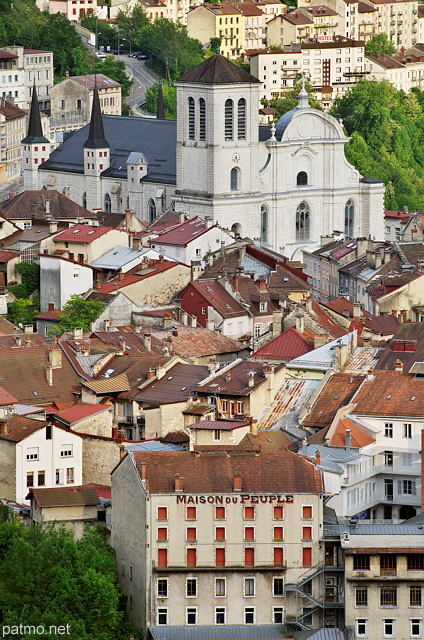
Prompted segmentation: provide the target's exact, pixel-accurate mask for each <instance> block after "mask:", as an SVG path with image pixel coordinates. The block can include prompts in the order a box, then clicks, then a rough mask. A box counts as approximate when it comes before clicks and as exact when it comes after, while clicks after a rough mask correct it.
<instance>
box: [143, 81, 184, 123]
mask: <svg viewBox="0 0 424 640" xmlns="http://www.w3.org/2000/svg"><path fill="white" fill-rule="evenodd" d="M158 93H159V84H158V83H157V82H156V83H155V84H154V85H152V86H151V87H149V88H148V89H146V92H145V98H146V104H145V109H146V111H148V112H149V113H152V114H155V115H156V113H157V108H158ZM162 94H163V103H164V105H165V117H166V118H169V119H171V120H175V119H176V117H177V91H176V89H175V87H174V86H172V85H169V84H168V83H165V84H163V85H162Z"/></svg>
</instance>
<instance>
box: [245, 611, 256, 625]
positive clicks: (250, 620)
mask: <svg viewBox="0 0 424 640" xmlns="http://www.w3.org/2000/svg"><path fill="white" fill-rule="evenodd" d="M244 624H255V607H244Z"/></svg>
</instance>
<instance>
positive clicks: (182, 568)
mask: <svg viewBox="0 0 424 640" xmlns="http://www.w3.org/2000/svg"><path fill="white" fill-rule="evenodd" d="M207 449H210V447H206V450H207ZM224 449H225V451H222V453H220V452H219V450H217V451H215V452H214V453H215V455H210V454H208V452H207V451H202V450H201V448H200V447H197V450H196V451H194V452H188V451H187V452H186V451H184V452H174V451H169V452H166V453H165V454H163V453H161V452H146V451H130V452H129V453H128V455H126V456H125V458H124V459H123V460H121V462H120V464H119V465H118V466H117V467H116V468H115V469H114V471H113V473H112V494H113V501H114V502H113V505H114V506H113V510H114V513H113V530H112V546H113V548H114V550H115V552H116V559H117V564H118V571H119V580H120V582H121V585H122V588H123V590H124V593H125V594H126V596H127V611H128V615H129V616H130V618H131V619H132V621H133V622H134V623H135V624H136V626H137V627H139V628H142V629H146V627H150V626H152V625H153V626H158V627H165V626H167V625H234V624H246V625H253V624H257V625H260V624H278V625H283V624H284V623H285V622H289V621H295V620H299V621H302V624H303V625H304V628H306V629H308V628H318V627H319V625H320V621H321V619H322V616H321V613H320V612H321V608H320V607H316V605H315V604H314V602H313V599H314V595H313V594H315V596H316V595H317V592H318V589H319V584H320V579H319V578H316V577H315V574H316V572H317V570H321V567H322V554H321V551H320V548H319V547H320V544H319V540H320V536H321V531H322V500H321V498H322V484H321V474H320V472H319V471H318V470H316V469H315V468H314V464H313V463H312V462H310V461H307V460H306V459H304V458H301V457H300V456H297V455H296V454H294V453H292V452H289V451H281V452H278V453H264V452H260V451H241V450H240V451H239V450H238V449H236V448H233V450H232V451H231V454H228V452H227V450H226V448H224ZM281 469H284V470H285V473H281ZM305 585H306V586H305ZM299 591H302V593H304V595H302V597H299ZM316 609H318V611H316ZM164 632H165V633H166V630H165V629H164Z"/></svg>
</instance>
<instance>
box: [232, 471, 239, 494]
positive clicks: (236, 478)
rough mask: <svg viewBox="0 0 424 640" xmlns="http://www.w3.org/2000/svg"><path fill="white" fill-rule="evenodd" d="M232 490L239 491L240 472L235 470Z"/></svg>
mask: <svg viewBox="0 0 424 640" xmlns="http://www.w3.org/2000/svg"><path fill="white" fill-rule="evenodd" d="M233 491H241V473H240V472H239V471H235V472H234V475H233Z"/></svg>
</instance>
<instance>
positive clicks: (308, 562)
mask: <svg viewBox="0 0 424 640" xmlns="http://www.w3.org/2000/svg"><path fill="white" fill-rule="evenodd" d="M302 566H303V567H312V548H311V547H303V549H302Z"/></svg>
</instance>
